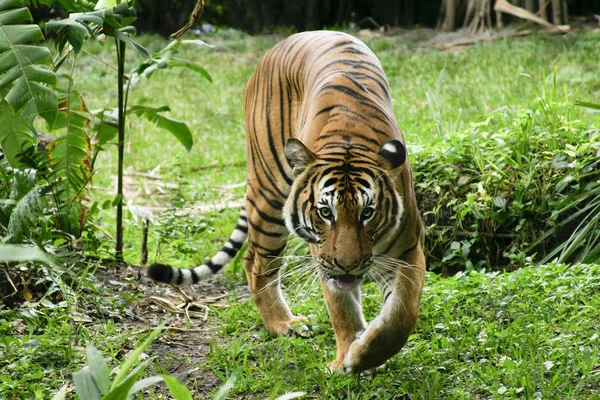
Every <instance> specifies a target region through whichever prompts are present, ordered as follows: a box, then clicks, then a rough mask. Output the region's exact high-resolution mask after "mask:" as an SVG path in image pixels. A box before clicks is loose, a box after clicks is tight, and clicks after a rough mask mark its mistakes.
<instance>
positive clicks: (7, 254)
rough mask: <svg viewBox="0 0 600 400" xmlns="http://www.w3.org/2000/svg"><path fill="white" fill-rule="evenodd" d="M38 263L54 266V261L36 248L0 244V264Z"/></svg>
mask: <svg viewBox="0 0 600 400" xmlns="http://www.w3.org/2000/svg"><path fill="white" fill-rule="evenodd" d="M25 261H38V262H43V263H45V264H49V265H54V261H52V259H51V258H50V257H49V256H48V254H46V253H45V252H44V251H42V250H41V249H39V248H37V247H28V246H23V245H16V244H0V262H25Z"/></svg>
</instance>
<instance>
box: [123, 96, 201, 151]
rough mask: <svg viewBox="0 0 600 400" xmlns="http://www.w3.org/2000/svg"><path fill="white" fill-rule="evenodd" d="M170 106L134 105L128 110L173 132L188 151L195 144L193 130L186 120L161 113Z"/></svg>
mask: <svg viewBox="0 0 600 400" xmlns="http://www.w3.org/2000/svg"><path fill="white" fill-rule="evenodd" d="M168 110H169V108H168V107H164V106H163V107H160V108H152V107H144V106H132V107H131V108H130V109H129V110H128V112H130V113H133V114H136V115H140V116H144V117H146V118H148V120H150V121H151V122H153V123H154V124H156V126H157V127H159V128H161V129H164V130H166V131H168V132H170V133H172V134H173V136H175V137H176V138H177V139H178V140H179V141H180V142H181V144H183V146H184V147H185V148H186V150H187V151H190V150H191V149H192V146H193V144H194V139H193V137H192V132H191V131H190V128H189V127H188V126H187V124H186V123H185V122H182V121H179V120H176V119H173V118H168V117H165V116H164V115H161V114H159V113H160V112H162V111H168Z"/></svg>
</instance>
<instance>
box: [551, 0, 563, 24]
mask: <svg viewBox="0 0 600 400" xmlns="http://www.w3.org/2000/svg"><path fill="white" fill-rule="evenodd" d="M560 3H561V1H560V0H552V23H553V24H554V25H561V18H560V14H561V6H560Z"/></svg>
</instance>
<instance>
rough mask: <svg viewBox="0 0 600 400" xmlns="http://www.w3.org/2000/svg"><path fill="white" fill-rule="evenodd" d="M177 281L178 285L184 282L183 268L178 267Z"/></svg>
mask: <svg viewBox="0 0 600 400" xmlns="http://www.w3.org/2000/svg"><path fill="white" fill-rule="evenodd" d="M177 273H178V275H177V281H176V282H175V284H176V285H181V284H182V283H183V271H182V270H181V269H179V268H178V269H177Z"/></svg>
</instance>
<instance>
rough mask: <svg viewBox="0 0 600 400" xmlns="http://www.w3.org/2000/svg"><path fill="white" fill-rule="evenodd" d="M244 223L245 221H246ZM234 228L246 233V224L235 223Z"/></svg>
mask: <svg viewBox="0 0 600 400" xmlns="http://www.w3.org/2000/svg"><path fill="white" fill-rule="evenodd" d="M246 223H247V221H246ZM235 229H237V230H238V231H242V232H244V233H248V225H246V226H242V225H240V224H237V225H236V226H235Z"/></svg>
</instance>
